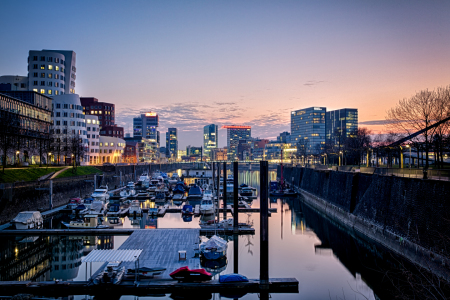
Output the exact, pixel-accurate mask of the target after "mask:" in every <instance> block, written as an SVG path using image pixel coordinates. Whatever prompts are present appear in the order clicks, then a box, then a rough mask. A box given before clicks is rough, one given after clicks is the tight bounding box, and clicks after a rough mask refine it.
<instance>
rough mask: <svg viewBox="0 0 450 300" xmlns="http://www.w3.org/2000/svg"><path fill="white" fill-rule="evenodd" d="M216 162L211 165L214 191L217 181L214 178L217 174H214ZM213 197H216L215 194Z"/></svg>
mask: <svg viewBox="0 0 450 300" xmlns="http://www.w3.org/2000/svg"><path fill="white" fill-rule="evenodd" d="M214 169H215V168H214V163H212V166H211V170H212V189H213V191H214V185H215V183H216V181H215V180H214V178H215V177H214V176H215V175H216V174H214ZM213 197H214V195H213Z"/></svg>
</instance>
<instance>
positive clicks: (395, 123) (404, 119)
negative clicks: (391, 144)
mask: <svg viewBox="0 0 450 300" xmlns="http://www.w3.org/2000/svg"><path fill="white" fill-rule="evenodd" d="M436 98H437V97H436V93H435V92H434V91H429V90H424V91H420V92H418V93H417V94H415V95H414V96H412V97H411V98H405V99H402V100H400V101H399V102H398V103H397V105H396V106H395V107H394V108H391V109H390V110H388V112H387V117H386V119H387V120H389V121H390V122H389V125H388V127H389V128H390V129H392V130H395V131H398V130H399V129H400V130H402V131H404V132H406V133H408V135H410V134H413V133H415V132H417V131H420V130H423V129H425V128H427V127H428V126H430V125H432V124H433V123H435V122H436V120H435V119H434V118H435V117H436V114H435V110H436V109H438V108H439V107H438V104H437V101H436ZM434 130H435V129H432V130H426V131H425V132H424V133H423V134H422V137H423V139H424V143H425V145H424V146H425V158H426V164H425V169H428V167H429V162H428V153H429V151H430V144H431V138H432V133H433V131H434Z"/></svg>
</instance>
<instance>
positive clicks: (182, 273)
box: [170, 266, 212, 282]
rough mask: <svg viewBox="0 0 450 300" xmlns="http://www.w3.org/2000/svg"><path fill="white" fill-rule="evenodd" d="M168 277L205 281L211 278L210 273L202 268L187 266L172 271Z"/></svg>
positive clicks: (179, 279)
mask: <svg viewBox="0 0 450 300" xmlns="http://www.w3.org/2000/svg"><path fill="white" fill-rule="evenodd" d="M170 277H172V278H173V279H176V280H178V281H190V282H192V281H207V280H211V278H212V275H211V273H208V272H206V271H205V270H204V269H193V270H191V269H189V267H188V266H185V267H181V268H179V269H177V270H175V271H173V272H172V273H170Z"/></svg>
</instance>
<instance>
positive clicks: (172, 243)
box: [0, 229, 298, 298]
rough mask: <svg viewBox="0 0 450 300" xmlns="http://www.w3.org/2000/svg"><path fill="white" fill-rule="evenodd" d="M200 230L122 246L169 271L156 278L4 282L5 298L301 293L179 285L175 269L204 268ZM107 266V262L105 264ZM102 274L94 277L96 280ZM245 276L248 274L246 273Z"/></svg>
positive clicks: (290, 285)
mask: <svg viewBox="0 0 450 300" xmlns="http://www.w3.org/2000/svg"><path fill="white" fill-rule="evenodd" d="M199 234H200V230H199V229H157V230H136V231H135V232H133V234H132V235H131V236H130V237H129V238H128V239H127V240H126V241H125V242H124V243H123V244H122V245H121V246H120V247H119V249H122V250H124V249H143V251H142V253H141V255H140V257H139V265H140V266H141V267H143V266H147V267H155V266H162V267H165V268H166V271H164V272H163V273H161V275H157V276H155V277H154V278H152V279H145V280H144V279H140V280H138V282H137V283H135V282H134V278H133V279H127V280H124V281H122V282H121V283H120V284H119V285H108V286H105V285H92V284H89V281H68V282H65V281H59V282H55V281H42V282H31V281H13V282H10V281H4V282H0V293H1V295H4V296H7V295H15V294H19V293H20V294H23V293H27V294H33V295H39V296H58V295H59V296H60V295H101V296H102V297H105V296H106V295H109V296H114V297H116V298H117V297H118V296H120V295H138V296H139V295H142V296H144V295H150V294H151V295H155V294H172V295H180V294H181V295H183V294H184V295H186V293H194V292H195V294H196V295H199V294H208V293H226V294H246V293H263V292H266V293H267V292H268V293H298V281H297V280H296V279H295V278H270V279H269V282H268V284H262V283H261V282H260V281H259V280H258V279H249V282H238V283H220V282H219V281H218V280H211V281H205V282H178V281H177V280H173V279H172V278H170V276H169V274H170V273H171V272H173V271H174V270H176V269H178V268H180V267H183V266H189V268H191V269H197V268H202V267H201V264H200V258H199V256H198V254H196V253H197V248H198V243H199ZM181 250H183V251H186V260H180V257H179V252H178V251H181ZM104 265H106V263H105V264H104ZM122 265H123V266H125V267H127V268H128V267H130V268H134V262H126V263H125V262H124V263H122ZM98 272H99V271H97V272H95V273H94V274H93V277H94V276H96V274H98ZM243 275H245V274H243Z"/></svg>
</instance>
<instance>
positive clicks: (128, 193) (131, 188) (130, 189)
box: [120, 181, 136, 198]
mask: <svg viewBox="0 0 450 300" xmlns="http://www.w3.org/2000/svg"><path fill="white" fill-rule="evenodd" d="M134 195H136V191H135V185H134V182H132V181H130V182H128V184H127V186H126V188H125V189H124V190H122V191H120V196H121V197H126V198H128V197H132V196H134Z"/></svg>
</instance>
